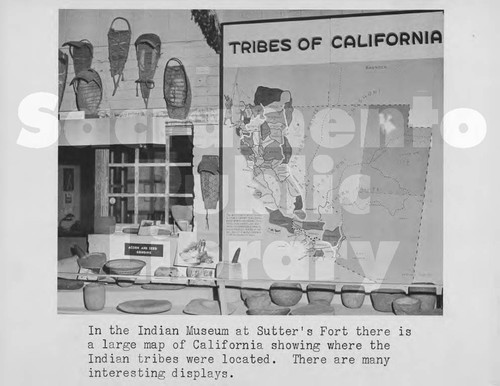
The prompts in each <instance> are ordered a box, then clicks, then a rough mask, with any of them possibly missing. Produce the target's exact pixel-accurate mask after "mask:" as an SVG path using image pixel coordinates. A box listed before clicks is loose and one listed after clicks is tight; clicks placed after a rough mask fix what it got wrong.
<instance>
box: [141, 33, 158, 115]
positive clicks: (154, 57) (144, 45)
mask: <svg viewBox="0 0 500 386" xmlns="http://www.w3.org/2000/svg"><path fill="white" fill-rule="evenodd" d="M135 51H136V54H137V65H138V67H139V79H137V80H136V81H135V83H136V84H137V85H140V88H141V95H142V99H143V100H144V104H145V105H146V108H148V100H149V94H150V92H151V90H152V89H153V88H154V87H155V82H154V80H153V79H154V76H155V71H156V67H157V66H158V60H160V55H161V41H160V38H159V37H158V36H157V35H155V34H143V35H141V36H139V37H138V38H137V40H136V41H135ZM136 93H137V96H138V95H139V94H138V90H137V88H136Z"/></svg>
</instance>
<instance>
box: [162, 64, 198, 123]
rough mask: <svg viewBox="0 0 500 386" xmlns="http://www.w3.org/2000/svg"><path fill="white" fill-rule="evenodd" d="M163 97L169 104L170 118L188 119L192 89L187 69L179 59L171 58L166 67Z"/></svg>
mask: <svg viewBox="0 0 500 386" xmlns="http://www.w3.org/2000/svg"><path fill="white" fill-rule="evenodd" d="M175 62H176V63H175ZM163 96H164V98H165V102H166V103H167V110H168V116H169V117H170V118H173V119H186V117H187V116H188V114H189V109H190V107H191V87H190V84H189V79H188V77H187V74H186V69H185V68H184V65H183V64H182V62H181V61H180V60H179V59H177V58H171V59H170V60H169V61H168V62H167V64H166V65H165V71H164V73H163Z"/></svg>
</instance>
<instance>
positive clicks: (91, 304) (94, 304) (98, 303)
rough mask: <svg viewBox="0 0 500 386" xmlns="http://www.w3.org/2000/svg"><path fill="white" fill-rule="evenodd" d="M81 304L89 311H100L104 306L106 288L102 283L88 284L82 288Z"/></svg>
mask: <svg viewBox="0 0 500 386" xmlns="http://www.w3.org/2000/svg"><path fill="white" fill-rule="evenodd" d="M83 303H84V305H85V308H86V309H87V310H89V311H100V310H102V309H103V308H104V305H105V304H106V287H105V286H104V284H103V283H89V284H87V285H86V286H85V287H83Z"/></svg>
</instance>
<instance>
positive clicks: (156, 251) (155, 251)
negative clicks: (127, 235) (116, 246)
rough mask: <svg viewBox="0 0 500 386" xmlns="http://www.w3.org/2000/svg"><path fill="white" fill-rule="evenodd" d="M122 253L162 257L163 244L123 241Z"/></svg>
mask: <svg viewBox="0 0 500 386" xmlns="http://www.w3.org/2000/svg"><path fill="white" fill-rule="evenodd" d="M124 254H125V255H127V256H155V257H163V245H162V244H139V243H125V252H124Z"/></svg>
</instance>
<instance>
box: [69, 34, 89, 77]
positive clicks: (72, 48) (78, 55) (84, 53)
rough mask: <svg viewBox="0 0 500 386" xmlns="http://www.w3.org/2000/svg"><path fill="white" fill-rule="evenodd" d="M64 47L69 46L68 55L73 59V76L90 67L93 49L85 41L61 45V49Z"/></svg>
mask: <svg viewBox="0 0 500 386" xmlns="http://www.w3.org/2000/svg"><path fill="white" fill-rule="evenodd" d="M65 46H69V54H70V55H71V58H72V59H73V68H74V69H75V75H78V74H79V73H80V72H82V71H85V70H88V69H89V68H91V67H92V59H93V57H94V47H93V46H92V43H90V42H89V41H88V40H87V39H83V40H80V41H79V42H77V41H71V42H66V43H64V44H63V47H65Z"/></svg>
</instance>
